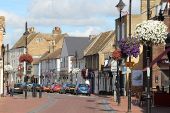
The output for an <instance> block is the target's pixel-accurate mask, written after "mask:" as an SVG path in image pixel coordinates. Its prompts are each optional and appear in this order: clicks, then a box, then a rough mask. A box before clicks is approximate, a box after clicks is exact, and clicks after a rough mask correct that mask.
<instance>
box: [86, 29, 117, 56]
mask: <svg viewBox="0 0 170 113" xmlns="http://www.w3.org/2000/svg"><path fill="white" fill-rule="evenodd" d="M114 35H115V34H114V32H113V31H107V32H103V33H102V34H100V35H99V37H97V39H96V40H94V41H95V42H92V43H93V45H91V47H90V48H89V49H88V50H87V51H86V53H85V56H88V55H93V54H97V53H98V52H99V51H100V50H101V49H102V48H103V46H105V45H106V44H107V43H108V41H109V40H110V39H111V38H112V37H114Z"/></svg>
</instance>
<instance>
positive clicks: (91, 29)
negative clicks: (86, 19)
mask: <svg viewBox="0 0 170 113" xmlns="http://www.w3.org/2000/svg"><path fill="white" fill-rule="evenodd" d="M101 31H102V29H101V28H97V27H88V28H87V29H85V30H84V31H79V30H75V31H73V32H70V33H69V34H68V35H70V36H85V37H88V36H89V35H97V34H99V33H100V32H101Z"/></svg>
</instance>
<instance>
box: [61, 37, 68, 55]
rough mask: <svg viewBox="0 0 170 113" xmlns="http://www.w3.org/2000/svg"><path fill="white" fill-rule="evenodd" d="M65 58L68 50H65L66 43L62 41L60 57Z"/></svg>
mask: <svg viewBox="0 0 170 113" xmlns="http://www.w3.org/2000/svg"><path fill="white" fill-rule="evenodd" d="M66 56H68V50H67V45H66V42H65V40H64V42H63V47H62V50H61V57H66Z"/></svg>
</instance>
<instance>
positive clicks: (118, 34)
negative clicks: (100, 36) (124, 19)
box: [117, 25, 120, 41]
mask: <svg viewBox="0 0 170 113" xmlns="http://www.w3.org/2000/svg"><path fill="white" fill-rule="evenodd" d="M119 37H120V27H119V25H118V26H117V41H119V40H120V39H119Z"/></svg>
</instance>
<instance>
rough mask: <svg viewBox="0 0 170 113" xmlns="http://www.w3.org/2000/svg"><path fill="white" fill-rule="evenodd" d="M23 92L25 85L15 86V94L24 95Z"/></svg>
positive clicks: (18, 84)
mask: <svg viewBox="0 0 170 113" xmlns="http://www.w3.org/2000/svg"><path fill="white" fill-rule="evenodd" d="M23 91H24V85H23V84H22V83H16V84H14V89H13V93H19V94H23Z"/></svg>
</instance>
